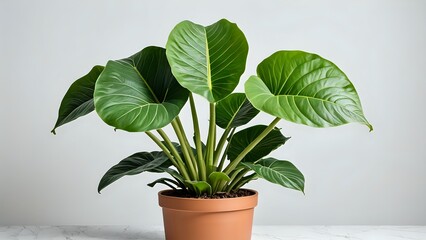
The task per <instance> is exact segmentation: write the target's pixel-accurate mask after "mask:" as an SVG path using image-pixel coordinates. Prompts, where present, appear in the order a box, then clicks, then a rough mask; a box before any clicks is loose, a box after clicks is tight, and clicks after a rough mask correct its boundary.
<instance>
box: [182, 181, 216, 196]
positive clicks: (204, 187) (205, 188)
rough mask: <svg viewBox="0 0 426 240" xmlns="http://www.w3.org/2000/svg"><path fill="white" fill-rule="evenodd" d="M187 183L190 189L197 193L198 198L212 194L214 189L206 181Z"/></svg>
mask: <svg viewBox="0 0 426 240" xmlns="http://www.w3.org/2000/svg"><path fill="white" fill-rule="evenodd" d="M185 183H187V184H188V185H189V187H190V189H191V190H192V191H193V192H194V193H195V195H196V196H197V197H199V196H201V195H203V194H207V195H211V194H212V187H211V186H210V184H208V183H207V182H206V181H189V180H186V181H185Z"/></svg>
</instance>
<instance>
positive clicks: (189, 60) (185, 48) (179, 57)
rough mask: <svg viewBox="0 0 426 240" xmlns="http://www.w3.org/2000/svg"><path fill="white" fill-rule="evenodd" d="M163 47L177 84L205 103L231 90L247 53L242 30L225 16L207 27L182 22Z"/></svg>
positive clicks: (217, 98)
mask: <svg viewBox="0 0 426 240" xmlns="http://www.w3.org/2000/svg"><path fill="white" fill-rule="evenodd" d="M166 49H167V58H168V60H169V62H170V65H171V68H172V71H173V74H174V76H175V77H176V79H177V80H178V81H179V83H180V84H181V85H182V86H184V87H185V88H187V89H189V90H190V91H191V92H194V93H197V94H199V95H201V96H203V97H205V98H207V100H208V101H209V102H217V101H219V100H220V99H222V98H224V97H226V96H227V95H228V94H230V93H231V92H232V91H233V90H234V89H235V87H236V86H237V85H238V82H239V80H240V77H241V74H243V72H244V70H245V65H246V60H247V54H248V44H247V40H246V38H245V36H244V34H243V32H242V31H241V30H240V29H239V28H238V27H237V25H236V24H235V23H231V22H229V21H228V20H226V19H222V20H220V21H218V22H216V23H214V24H212V25H210V26H207V27H204V26H201V25H198V24H195V23H193V22H190V21H183V22H181V23H179V24H178V25H176V27H175V28H174V29H173V30H172V31H171V33H170V36H169V39H168V41H167V45H166Z"/></svg>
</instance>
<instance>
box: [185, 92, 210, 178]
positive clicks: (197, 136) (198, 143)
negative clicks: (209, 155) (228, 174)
mask: <svg viewBox="0 0 426 240" xmlns="http://www.w3.org/2000/svg"><path fill="white" fill-rule="evenodd" d="M189 103H190V105H191V114H192V123H193V125H194V136H195V148H196V149H197V163H198V173H199V174H200V176H199V177H200V179H201V180H202V181H206V179H207V176H206V163H205V162H204V158H203V146H202V144H201V134H200V126H199V124H198V116H197V109H196V108H195V102H194V97H193V96H192V93H189Z"/></svg>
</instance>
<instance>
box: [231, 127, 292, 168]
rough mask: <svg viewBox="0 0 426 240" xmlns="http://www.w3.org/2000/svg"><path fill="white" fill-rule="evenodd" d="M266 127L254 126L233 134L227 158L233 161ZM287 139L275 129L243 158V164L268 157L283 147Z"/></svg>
mask: <svg viewBox="0 0 426 240" xmlns="http://www.w3.org/2000/svg"><path fill="white" fill-rule="evenodd" d="M265 128H267V126H265V125H256V126H252V127H249V128H246V129H243V130H241V131H239V132H237V133H235V134H234V136H233V137H232V140H231V142H230V143H229V149H228V153H227V154H228V158H229V160H231V161H232V160H234V159H235V158H237V156H238V155H239V154H240V153H241V152H242V151H243V150H244V149H245V148H246V147H247V146H248V145H249V144H250V143H251V142H253V140H254V139H256V137H257V136H259V134H260V133H262V132H263V130H265ZM288 139H289V138H286V137H284V136H283V135H282V134H281V132H280V130H279V129H277V128H275V129H272V130H271V132H269V133H268V135H266V137H265V138H263V139H262V140H261V141H260V142H259V143H258V144H257V145H256V146H255V147H254V148H253V149H252V150H251V151H250V152H249V153H248V154H247V155H246V156H245V157H244V158H243V160H242V161H243V162H254V161H257V160H259V159H261V158H262V157H264V156H266V155H268V154H269V153H271V152H272V151H273V150H275V149H277V148H278V147H279V146H281V145H283V144H284V143H285V142H286V141H287V140H288Z"/></svg>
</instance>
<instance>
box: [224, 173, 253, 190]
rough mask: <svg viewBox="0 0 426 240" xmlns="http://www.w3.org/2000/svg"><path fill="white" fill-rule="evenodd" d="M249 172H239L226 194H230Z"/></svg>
mask: <svg viewBox="0 0 426 240" xmlns="http://www.w3.org/2000/svg"><path fill="white" fill-rule="evenodd" d="M249 171H250V170H249V169H243V170H242V171H240V172H238V174H237V175H236V176H235V178H234V179H233V181H232V182H230V183H229V185H228V187H227V188H226V192H228V193H229V192H230V191H231V190H232V189H233V188H234V187H235V185H237V183H238V182H239V181H240V180H241V179H242V178H243V177H244V175H246V173H248V172H249Z"/></svg>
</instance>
